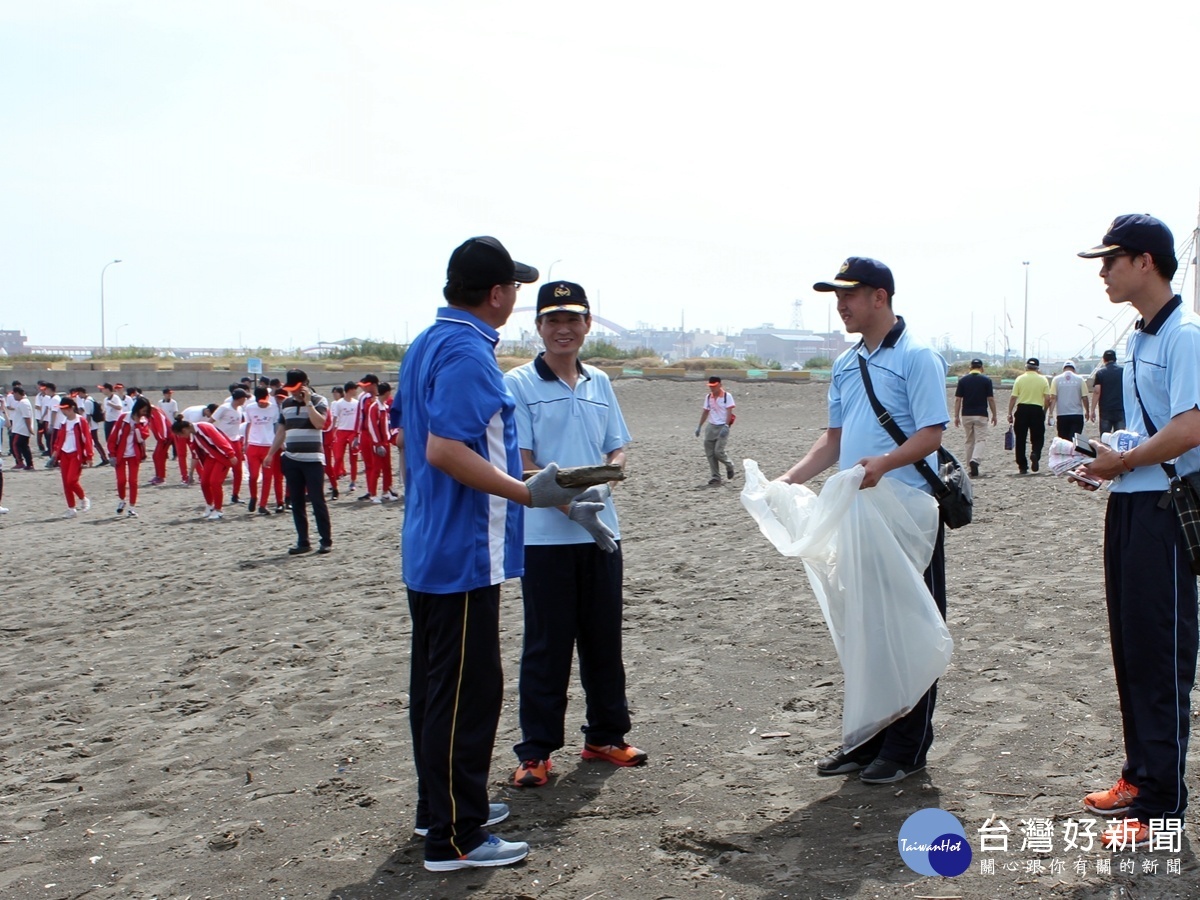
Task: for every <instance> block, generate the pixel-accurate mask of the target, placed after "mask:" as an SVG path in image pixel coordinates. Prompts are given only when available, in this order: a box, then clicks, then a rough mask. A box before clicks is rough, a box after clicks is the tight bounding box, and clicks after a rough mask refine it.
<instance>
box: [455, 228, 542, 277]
mask: <svg viewBox="0 0 1200 900" xmlns="http://www.w3.org/2000/svg"><path fill="white" fill-rule="evenodd" d="M537 280H538V270H537V269H535V268H534V267H533V266H527V265H525V264H524V263H519V262H513V258H512V257H511V256H509V255H508V251H507V250H505V249H504V245H503V244H501V243H500V242H499V241H498V240H496V239H495V238H494V237H487V236H484V237H473V238H468V239H467V240H466V241H464V242H463V243H462V244H460V245H459V246H458V247H456V248H455V250H454V252H453V253H451V254H450V264H449V265H448V266H447V267H446V281H447V282H448V283H451V282H455V281H457V282H460V283H461V284H462V286H463V287H464V288H467V289H468V290H478V289H480V288H490V287H492V286H493V285H497V284H509V283H511V282H514V281H516V282H520V283H521V284H533V282H535V281H537Z"/></svg>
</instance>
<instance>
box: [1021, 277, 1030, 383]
mask: <svg viewBox="0 0 1200 900" xmlns="http://www.w3.org/2000/svg"><path fill="white" fill-rule="evenodd" d="M1021 265H1023V266H1024V267H1025V326H1024V328H1023V329H1022V330H1021V356H1022V357H1023V359H1028V358H1029V357H1028V356H1025V351H1026V350H1027V349H1028V347H1026V344H1028V343H1029V260H1025V262H1023V263H1021Z"/></svg>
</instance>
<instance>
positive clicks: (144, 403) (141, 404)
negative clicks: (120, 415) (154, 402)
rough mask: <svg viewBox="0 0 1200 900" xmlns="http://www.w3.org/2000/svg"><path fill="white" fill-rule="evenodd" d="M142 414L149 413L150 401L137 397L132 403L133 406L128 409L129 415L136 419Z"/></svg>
mask: <svg viewBox="0 0 1200 900" xmlns="http://www.w3.org/2000/svg"><path fill="white" fill-rule="evenodd" d="M143 412H145V413H147V414H148V413H149V412H150V401H149V400H147V399H146V398H145V397H138V398H137V399H136V400H134V401H133V406H132V407H130V410H129V415H130V416H134V417H136V416H139V415H141V414H142V413H143Z"/></svg>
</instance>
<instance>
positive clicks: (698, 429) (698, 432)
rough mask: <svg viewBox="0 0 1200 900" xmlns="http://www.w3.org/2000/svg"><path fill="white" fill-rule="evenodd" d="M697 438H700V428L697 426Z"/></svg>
mask: <svg viewBox="0 0 1200 900" xmlns="http://www.w3.org/2000/svg"><path fill="white" fill-rule="evenodd" d="M696 437H700V426H699V425H697V426H696Z"/></svg>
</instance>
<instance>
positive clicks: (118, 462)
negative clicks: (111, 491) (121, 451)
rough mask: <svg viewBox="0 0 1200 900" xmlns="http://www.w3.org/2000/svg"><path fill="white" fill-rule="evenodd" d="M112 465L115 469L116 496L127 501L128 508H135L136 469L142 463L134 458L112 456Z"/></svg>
mask: <svg viewBox="0 0 1200 900" xmlns="http://www.w3.org/2000/svg"><path fill="white" fill-rule="evenodd" d="M112 464H113V465H114V466H115V467H116V469H117V496H118V497H120V498H121V499H122V500H125V499H128V500H129V505H130V506H137V489H138V482H137V480H138V469H139V468H140V467H141V465H142V461H141V460H140V459H138V458H137V457H136V456H114V457H113V459H112ZM126 491H128V493H129V496H128V498H126V496H125V494H126Z"/></svg>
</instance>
